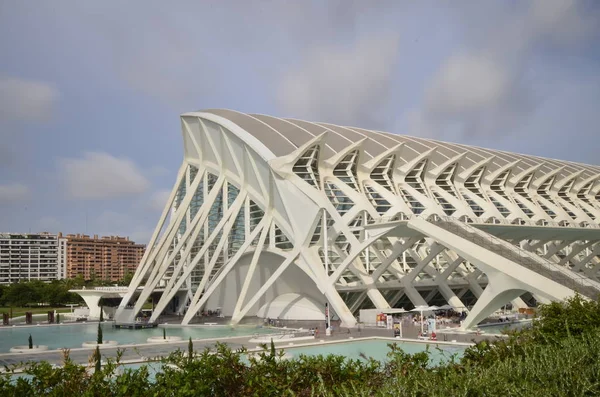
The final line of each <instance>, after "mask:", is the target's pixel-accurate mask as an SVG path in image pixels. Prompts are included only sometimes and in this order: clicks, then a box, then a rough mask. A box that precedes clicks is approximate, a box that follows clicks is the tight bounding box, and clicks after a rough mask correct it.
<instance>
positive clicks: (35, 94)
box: [0, 77, 60, 122]
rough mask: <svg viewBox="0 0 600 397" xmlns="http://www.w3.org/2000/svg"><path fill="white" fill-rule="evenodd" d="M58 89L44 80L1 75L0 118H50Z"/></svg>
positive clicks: (57, 96) (37, 120) (32, 119)
mask: <svg viewBox="0 0 600 397" xmlns="http://www.w3.org/2000/svg"><path fill="white" fill-rule="evenodd" d="M59 98H60V93H59V91H58V89H57V88H56V87H55V86H53V85H52V84H48V83H46V82H42V81H34V80H24V79H19V78H13V77H0V119H1V120H25V121H36V122H42V121H46V120H48V119H50V118H51V117H52V114H53V112H54V108H55V105H56V102H57V101H58V99H59Z"/></svg>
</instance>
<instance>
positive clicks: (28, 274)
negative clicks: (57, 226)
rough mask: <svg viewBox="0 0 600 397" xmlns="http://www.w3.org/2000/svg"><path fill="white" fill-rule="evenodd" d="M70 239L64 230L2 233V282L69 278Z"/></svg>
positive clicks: (0, 271)
mask: <svg viewBox="0 0 600 397" xmlns="http://www.w3.org/2000/svg"><path fill="white" fill-rule="evenodd" d="M66 242H67V241H66V239H65V238H63V236H62V235H61V234H60V233H59V234H51V233H38V234H19V233H0V284H11V283H16V282H19V281H30V280H41V281H52V280H58V279H62V278H65V268H66V267H65V266H66Z"/></svg>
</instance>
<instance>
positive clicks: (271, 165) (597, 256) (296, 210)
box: [117, 110, 600, 326]
mask: <svg viewBox="0 0 600 397" xmlns="http://www.w3.org/2000/svg"><path fill="white" fill-rule="evenodd" d="M181 122H182V130H183V140H184V149H185V158H184V161H183V164H182V166H181V168H180V170H179V174H178V176H177V181H176V183H175V186H174V188H173V190H172V192H171V195H170V197H169V199H168V202H167V203H166V205H165V209H164V211H163V213H162V215H161V218H160V220H159V223H158V226H157V228H156V230H155V232H154V234H153V236H152V238H151V241H150V243H149V246H148V250H147V251H146V254H145V256H144V258H143V260H142V263H141V264H140V266H139V267H138V270H137V272H136V274H135V276H134V278H133V280H132V282H131V285H130V287H129V292H128V293H127V294H126V296H125V298H124V299H123V301H122V303H121V305H120V307H119V309H118V312H117V319H118V320H120V321H127V320H129V321H130V320H132V318H133V316H134V314H135V313H137V312H139V310H140V309H141V307H142V305H143V303H144V302H145V301H146V300H147V298H148V297H149V296H150V295H151V294H152V293H153V292H154V291H156V290H158V289H159V290H160V291H164V292H162V295H160V297H159V298H157V304H156V308H155V310H154V313H153V316H152V320H156V318H157V317H158V316H159V315H160V314H161V313H163V312H169V313H172V312H177V313H180V314H182V315H183V320H182V322H183V323H184V324H187V323H189V322H190V321H191V320H192V319H193V317H194V316H195V315H196V314H197V313H198V312H199V311H200V310H203V309H204V308H216V307H220V308H221V309H222V311H223V312H224V314H225V315H227V316H231V321H232V322H233V323H237V322H239V321H240V320H241V319H242V318H243V317H244V316H249V315H256V314H257V312H259V311H260V310H262V311H261V313H263V312H264V310H265V308H267V309H268V306H269V304H272V303H273V302H274V301H276V300H277V299H280V298H281V297H282V296H286V294H287V296H298V297H299V299H300V300H301V299H307V300H309V301H311V302H313V303H315V304H316V305H323V306H324V303H325V302H329V304H330V307H331V308H332V310H333V312H334V313H335V314H336V315H337V316H339V318H340V319H341V320H342V322H343V324H345V325H347V326H353V325H354V324H355V322H356V321H355V317H354V316H355V314H356V312H357V311H358V309H360V308H382V309H383V308H388V307H404V308H410V306H413V305H414V306H417V305H425V304H437V305H441V304H446V303H447V304H450V305H452V306H454V307H456V308H464V307H471V306H473V305H474V306H473V307H472V309H471V310H470V313H469V316H468V318H467V321H466V322H465V326H472V325H474V324H477V322H479V321H480V320H481V319H482V318H483V317H485V316H487V315H488V314H490V313H491V312H492V311H493V310H496V309H498V308H499V307H501V306H502V305H504V304H506V303H508V302H512V303H513V304H514V305H517V306H525V305H526V304H527V303H528V302H529V301H533V299H535V300H538V301H547V300H552V299H562V298H565V297H567V296H569V295H572V294H573V293H574V291H578V292H580V293H582V294H583V295H585V296H588V297H595V296H596V294H597V292H598V289H599V285H600V284H599V283H598V281H599V280H598V278H599V275H600V266H599V264H600V244H599V241H600V229H599V222H600V167H598V166H592V165H585V164H576V163H570V162H565V161H559V160H552V159H545V158H539V157H533V156H525V155H518V154H514V153H507V152H501V151H495V150H488V149H482V148H477V147H471V146H465V145H459V144H450V143H445V142H439V141H434V140H428V139H422V138H415V137H408V136H401V135H394V134H389V133H384V132H378V131H367V130H363V129H358V128H351V127H340V126H335V125H330V124H324V123H310V122H306V121H300V120H292V119H280V118H274V117H270V116H264V115H249V114H242V113H238V112H234V111H230V110H207V111H202V112H194V113H187V114H184V115H182V117H181ZM142 286H143V289H142V291H141V293H140V295H139V296H137V295H136V291H139V289H140V287H142ZM290 294H297V295H290ZM288 309H289V310H288V314H289V317H290V318H293V317H294V310H295V308H294V302H293V301H292V302H289V308H288ZM298 316H299V317H301V314H299V315H298Z"/></svg>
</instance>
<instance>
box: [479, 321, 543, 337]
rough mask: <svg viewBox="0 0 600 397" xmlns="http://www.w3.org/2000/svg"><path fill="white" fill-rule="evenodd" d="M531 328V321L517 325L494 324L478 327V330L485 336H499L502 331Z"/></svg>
mask: <svg viewBox="0 0 600 397" xmlns="http://www.w3.org/2000/svg"><path fill="white" fill-rule="evenodd" d="M529 327H531V321H521V322H518V323H508V324H496V325H488V326H485V325H483V326H479V329H481V331H483V332H484V333H486V334H491V335H500V334H502V333H503V331H515V330H519V329H523V328H529Z"/></svg>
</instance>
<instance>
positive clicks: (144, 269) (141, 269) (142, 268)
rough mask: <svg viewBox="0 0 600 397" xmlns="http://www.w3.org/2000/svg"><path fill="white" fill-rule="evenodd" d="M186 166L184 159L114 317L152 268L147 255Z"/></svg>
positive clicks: (164, 218) (160, 227) (167, 213)
mask: <svg viewBox="0 0 600 397" xmlns="http://www.w3.org/2000/svg"><path fill="white" fill-rule="evenodd" d="M187 167H188V164H187V162H185V161H184V162H183V163H182V164H181V166H180V167H179V171H178V172H177V178H176V181H175V185H174V186H173V188H172V189H171V194H170V195H169V198H168V199H167V203H166V204H165V207H164V208H163V212H162V214H161V216H160V219H159V221H158V225H157V226H156V228H155V229H154V232H153V233H152V237H150V241H149V242H148V246H147V247H148V248H147V249H146V251H145V252H144V255H143V256H142V260H141V261H140V265H139V266H138V268H137V269H136V271H135V273H134V275H133V278H132V279H131V282H130V283H129V288H128V290H127V293H126V294H125V296H124V297H123V299H122V300H121V303H119V307H118V308H117V313H116V315H115V317H118V316H119V314H120V313H121V312H122V311H123V309H125V307H127V305H128V304H129V301H130V300H131V298H132V296H133V294H134V292H135V291H136V289H137V288H138V287H139V285H140V282H141V280H142V279H143V277H144V276H145V275H146V274H147V273H148V271H151V270H152V267H151V264H152V261H149V260H148V257H149V256H150V254H151V252H152V251H153V250H154V249H155V248H156V247H155V244H156V240H157V239H158V237H159V234H160V232H161V230H162V229H163V227H164V224H165V221H166V219H167V217H168V215H169V212H170V211H171V206H172V205H173V200H174V199H175V195H176V194H177V191H178V189H179V185H180V184H181V179H182V178H185V171H186V169H187Z"/></svg>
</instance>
